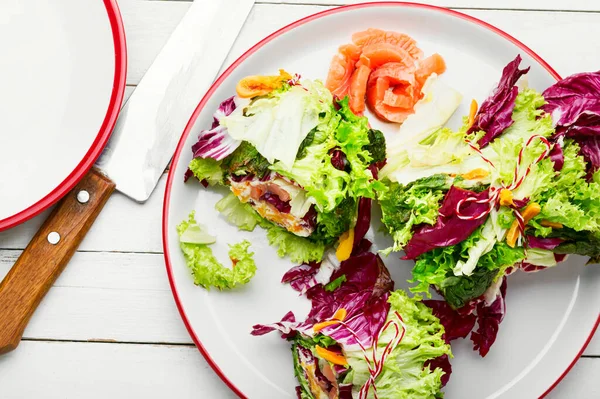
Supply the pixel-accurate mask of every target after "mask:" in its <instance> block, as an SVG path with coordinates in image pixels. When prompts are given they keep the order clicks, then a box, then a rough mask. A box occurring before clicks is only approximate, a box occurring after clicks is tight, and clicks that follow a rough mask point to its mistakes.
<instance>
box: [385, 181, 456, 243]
mask: <svg viewBox="0 0 600 399" xmlns="http://www.w3.org/2000/svg"><path fill="white" fill-rule="evenodd" d="M385 182H386V184H387V185H388V190H387V191H385V192H382V193H381V194H380V196H379V203H380V205H381V211H382V219H381V221H382V222H383V224H384V226H385V227H386V229H387V231H388V232H389V233H390V235H391V236H392V237H393V238H394V246H393V247H392V248H390V249H389V250H388V251H387V252H388V253H389V252H390V251H392V250H394V251H400V250H402V248H403V247H404V246H405V245H406V243H408V241H409V240H410V239H411V237H412V234H413V231H412V229H413V226H416V225H419V224H421V223H427V224H431V225H433V224H435V223H436V221H437V218H438V210H439V208H440V205H441V200H442V199H443V198H444V195H445V192H446V191H447V190H448V188H449V187H450V183H449V180H448V176H446V175H443V174H438V175H433V176H431V177H426V178H423V179H419V180H417V181H415V182H413V183H410V184H408V185H406V186H404V185H401V184H398V183H396V182H390V181H389V180H385Z"/></svg>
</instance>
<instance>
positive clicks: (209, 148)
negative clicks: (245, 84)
mask: <svg viewBox="0 0 600 399" xmlns="http://www.w3.org/2000/svg"><path fill="white" fill-rule="evenodd" d="M235 108H236V105H235V98H234V97H231V98H228V99H227V100H225V101H223V102H222V103H221V104H220V105H219V109H217V111H216V112H215V113H214V115H213V124H212V127H211V129H210V130H202V131H201V132H200V134H199V135H198V141H197V142H196V143H195V144H194V145H193V146H192V153H193V157H194V158H212V159H215V160H217V161H219V160H222V159H223V158H225V157H227V156H228V155H230V154H231V153H232V152H233V151H235V149H236V148H237V147H238V146H239V145H240V141H239V140H235V139H233V138H232V137H231V136H230V135H229V133H228V132H227V129H226V128H225V127H223V126H221V125H220V120H221V118H222V117H223V116H227V115H230V114H231V113H232V112H233V111H234V110H235Z"/></svg>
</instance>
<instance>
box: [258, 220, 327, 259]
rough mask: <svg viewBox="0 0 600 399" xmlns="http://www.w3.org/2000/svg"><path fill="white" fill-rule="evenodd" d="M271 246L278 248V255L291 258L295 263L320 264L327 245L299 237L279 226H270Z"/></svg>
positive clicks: (268, 233)
mask: <svg viewBox="0 0 600 399" xmlns="http://www.w3.org/2000/svg"><path fill="white" fill-rule="evenodd" d="M267 239H268V240H269V244H271V245H273V246H275V247H277V255H279V256H280V257H282V258H283V257H284V256H286V255H287V256H289V257H290V260H291V261H292V262H294V263H309V262H318V261H320V260H321V259H322V258H323V254H324V253H325V245H324V244H323V243H322V242H314V241H311V240H309V239H307V238H304V237H298V236H297V235H294V234H292V233H290V232H288V231H287V230H285V229H284V228H281V227H279V226H275V225H272V226H269V231H268V232H267Z"/></svg>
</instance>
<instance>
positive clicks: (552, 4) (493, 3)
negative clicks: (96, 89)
mask: <svg viewBox="0 0 600 399" xmlns="http://www.w3.org/2000/svg"><path fill="white" fill-rule="evenodd" d="M150 1H157V0H150ZM166 1H171V2H173V1H176V2H190V0H166ZM377 1H379V0H260V1H258V2H257V3H259V4H260V3H267V4H295V5H305V4H320V5H336V6H342V5H347V4H357V3H374V2H377ZM423 3H427V4H431V5H434V6H439V7H450V8H476V9H488V10H505V9H513V10H562V11H567V10H568V11H600V5H598V3H597V2H594V1H591V0H574V1H569V2H565V1H562V0H528V1H521V0H502V1H498V0H429V1H423Z"/></svg>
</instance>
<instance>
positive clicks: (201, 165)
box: [189, 158, 223, 185]
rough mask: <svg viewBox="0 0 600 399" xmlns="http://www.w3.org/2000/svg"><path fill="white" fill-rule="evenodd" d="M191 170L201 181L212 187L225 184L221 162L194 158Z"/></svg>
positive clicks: (190, 165) (190, 166)
mask: <svg viewBox="0 0 600 399" xmlns="http://www.w3.org/2000/svg"><path fill="white" fill-rule="evenodd" d="M189 168H190V170H191V171H192V173H193V174H194V176H196V178H197V179H198V180H200V181H202V180H206V181H207V182H208V184H210V185H215V184H223V171H222V170H221V161H215V160H214V159H212V158H194V159H192V161H191V162H190V164H189Z"/></svg>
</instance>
